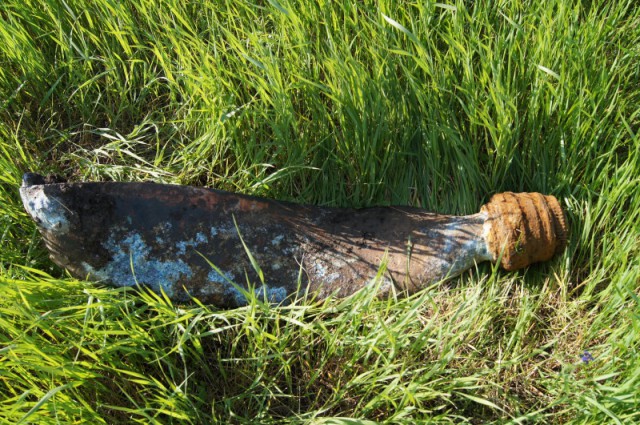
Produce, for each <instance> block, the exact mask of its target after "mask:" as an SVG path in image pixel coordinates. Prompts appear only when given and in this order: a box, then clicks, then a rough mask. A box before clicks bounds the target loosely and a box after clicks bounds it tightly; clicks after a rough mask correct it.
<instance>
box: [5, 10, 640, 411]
mask: <svg viewBox="0 0 640 425" xmlns="http://www.w3.org/2000/svg"><path fill="white" fill-rule="evenodd" d="M639 46H640V8H639V7H638V6H637V5H636V1H635V0H626V1H625V0H615V1H605V0H594V1H578V0H571V1H563V0H550V1H545V2H529V1H519V0H511V1H506V0H504V1H489V0H486V1H461V0H458V1H455V2H453V1H452V2H448V3H436V2H433V1H422V2H408V1H395V0H384V1H378V2H372V1H358V2H356V1H346V0H341V1H336V2H326V1H321V2H304V1H299V2H298V1H287V0H267V1H254V2H246V1H227V0H218V1H205V0H200V1H190V2H185V1H178V0H155V1H152V0H141V1H127V0H123V1H112V0H93V1H87V0H74V1H71V0H69V1H62V0H59V1H54V0H40V1H36V0H21V1H16V0H5V1H3V2H2V3H1V4H0V182H1V184H0V237H1V239H0V242H1V244H2V245H1V248H0V260H1V261H0V264H1V269H0V291H1V297H0V422H5V423H11V424H13V423H127V422H141V423H212V422H222V423H228V422H230V423H289V422H290V423H298V422H311V423H326V424H329V423H333V424H336V423H344V424H346V423H354V422H353V421H351V422H350V421H349V419H348V418H354V419H361V420H369V421H373V422H376V421H381V422H389V423H416V422H434V423H465V422H467V423H481V422H499V423H534V422H543V423H576V424H577V423H635V422H639V421H640V414H639V413H638V412H640V391H639V390H638V388H640V357H639V351H640V301H639V298H638V297H639V295H640V285H639V282H640V260H639V259H640V138H639V136H638V132H639V130H640V106H639V105H640V47H639ZM27 170H34V171H40V172H44V173H47V172H52V173H60V174H64V175H66V176H68V177H70V178H71V179H75V180H153V181H162V182H173V183H183V184H195V185H206V186H210V187H217V188H222V189H227V190H234V191H239V192H243V193H250V194H256V195H265V196H270V197H274V198H278V199H288V200H295V201H297V202H302V203H313V204H318V205H339V206H355V207H361V206H370V205H389V204H402V205H415V206H422V207H425V208H429V209H430V210H433V211H438V212H442V213H449V214H468V213H473V212H476V211H477V210H478V208H479V206H480V205H481V204H482V203H483V202H485V201H487V200H488V198H489V196H490V194H492V193H495V192H499V191H503V190H511V191H540V192H544V193H551V194H554V195H556V196H557V197H558V198H559V199H561V201H562V203H563V205H564V206H565V209H566V211H567V214H568V218H569V222H570V225H571V237H570V243H569V247H568V249H567V250H566V252H565V253H564V254H563V255H562V256H560V257H559V258H557V259H555V260H554V261H552V262H550V263H548V264H543V265H537V266H532V267H530V268H528V269H527V270H524V271H521V272H518V273H506V272H502V271H498V270H494V269H493V268H492V267H491V266H489V265H480V266H479V267H478V268H477V269H475V270H473V271H472V272H470V273H468V274H465V275H464V276H462V277H461V278H459V279H457V280H455V281H453V282H448V283H447V282H443V283H438V284H435V285H433V286H432V287H431V288H429V289H427V290H424V291H422V292H421V293H419V294H416V295H415V296H412V297H409V298H404V299H389V300H377V299H376V298H375V297H373V295H372V293H368V292H363V293H359V294H356V295H355V296H353V297H351V298H349V299H345V300H331V301H328V302H326V303H321V304H318V303H310V302H303V301H299V302H297V303H294V304H293V305H290V306H287V307H274V306H269V305H265V304H263V303H262V302H260V300H253V301H252V302H251V303H250V305H249V306H247V307H245V308H241V309H236V310H229V311H219V310H216V309H214V308H212V307H210V306H205V305H198V304H191V305H173V304H172V303H171V302H169V301H168V300H166V299H164V298H162V297H158V296H156V295H153V294H150V293H146V292H142V293H140V292H134V291H126V290H124V289H110V288H102V287H98V286H96V285H93V284H90V283H86V282H79V281H76V280H73V279H70V278H69V277H68V276H67V275H66V274H65V273H64V271H62V270H60V269H58V268H56V267H55V266H53V265H52V264H51V263H50V262H49V261H48V259H47V254H46V252H45V251H44V249H43V247H42V244H41V243H40V239H39V236H38V234H37V232H36V229H35V225H34V224H33V223H32V222H31V221H30V220H29V219H28V217H27V216H26V214H25V212H24V211H23V209H22V206H21V204H20V201H19V197H18V193H17V188H18V186H19V183H20V176H21V174H22V173H23V172H24V171H27ZM585 350H588V352H589V353H590V354H591V356H592V357H593V360H589V361H588V362H585V361H583V360H582V359H581V357H582V356H583V355H584V351H585Z"/></svg>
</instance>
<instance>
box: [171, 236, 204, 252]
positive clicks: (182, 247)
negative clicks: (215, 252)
mask: <svg viewBox="0 0 640 425" xmlns="http://www.w3.org/2000/svg"><path fill="white" fill-rule="evenodd" d="M207 242H209V239H208V238H207V237H206V236H205V235H204V234H203V233H201V232H198V233H197V234H196V239H195V240H193V239H189V240H188V241H180V242H178V243H177V244H176V248H178V254H179V255H185V254H186V253H187V248H195V247H196V246H198V245H201V244H204V243H207Z"/></svg>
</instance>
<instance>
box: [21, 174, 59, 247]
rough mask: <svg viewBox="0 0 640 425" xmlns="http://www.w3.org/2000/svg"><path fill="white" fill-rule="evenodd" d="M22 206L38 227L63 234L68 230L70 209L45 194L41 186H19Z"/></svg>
mask: <svg viewBox="0 0 640 425" xmlns="http://www.w3.org/2000/svg"><path fill="white" fill-rule="evenodd" d="M20 197H21V198H22V203H23V204H24V208H25V209H26V210H27V212H28V213H29V215H30V216H31V217H32V218H33V219H34V220H35V222H36V223H37V224H38V226H39V227H41V228H43V229H45V230H49V231H51V232H56V233H58V234H60V235H64V234H66V233H67V232H69V228H70V223H69V215H70V214H71V213H70V211H69V210H68V209H67V208H65V206H64V205H63V204H62V202H60V200H59V199H57V198H55V197H53V196H51V197H50V196H47V194H46V193H44V190H43V187H42V186H31V187H21V188H20Z"/></svg>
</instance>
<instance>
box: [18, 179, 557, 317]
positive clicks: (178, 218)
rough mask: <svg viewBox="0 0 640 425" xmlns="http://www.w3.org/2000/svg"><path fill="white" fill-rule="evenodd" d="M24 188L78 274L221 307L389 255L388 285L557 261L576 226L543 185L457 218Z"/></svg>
mask: <svg viewBox="0 0 640 425" xmlns="http://www.w3.org/2000/svg"><path fill="white" fill-rule="evenodd" d="M20 195H21V197H22V201H23V203H24V206H25V208H26V210H27V212H28V213H29V215H30V216H31V217H33V219H34V220H35V221H36V223H37V224H38V227H39V229H40V233H41V234H42V236H43V238H44V241H45V243H46V245H47V248H48V249H49V251H50V252H51V258H52V259H53V261H54V262H55V263H57V264H58V265H60V266H62V267H64V268H66V269H67V270H69V271H70V272H71V274H72V275H74V276H76V277H78V278H88V279H91V280H96V281H102V282H105V283H108V284H111V285H115V286H134V285H136V284H142V285H146V286H148V287H150V288H152V289H153V290H155V291H156V292H160V291H161V290H162V291H164V292H165V293H166V294H167V295H168V296H169V297H170V298H172V299H174V300H176V301H187V300H189V299H190V297H197V298H198V299H200V300H201V301H202V302H204V303H211V304H215V305H217V306H221V307H235V306H240V305H243V304H245V303H246V295H247V292H246V291H248V289H247V288H249V287H251V290H252V291H255V293H256V294H257V295H258V296H260V297H266V299H267V300H269V301H270V302H276V303H278V302H283V301H285V300H287V299H288V298H290V297H293V296H296V295H300V294H304V293H305V292H306V291H308V292H309V293H311V294H313V295H314V296H316V297H318V298H326V297H328V296H330V295H336V296H346V295H349V294H352V293H354V292H355V291H357V290H358V289H360V288H362V287H364V286H365V285H367V284H370V282H371V281H372V278H373V277H375V276H376V274H377V273H378V270H379V269H380V264H381V263H383V262H384V263H385V264H386V272H385V274H384V276H383V277H382V279H383V280H382V284H381V285H380V286H379V291H380V292H381V293H382V294H384V293H386V292H389V291H393V290H398V291H406V292H409V293H411V292H415V291H416V290H419V289H421V288H423V287H425V286H426V285H428V284H430V283H433V282H435V281H438V280H441V279H443V278H446V277H451V276H455V275H458V274H460V273H462V272H463V271H464V270H466V269H468V268H469V267H471V266H473V265H474V264H475V263H479V262H482V261H492V262H497V261H500V264H501V265H502V267H503V268H505V269H507V270H514V269H518V268H521V267H525V266H527V265H529V264H531V263H535V262H538V261H546V260H549V259H550V258H551V257H552V256H553V255H554V254H557V253H559V252H561V251H562V250H563V249H564V246H565V243H566V235H567V226H566V223H565V218H564V214H563V212H562V209H561V207H560V205H559V203H558V201H557V200H556V198H554V197H553V196H545V195H541V194H539V193H517V194H516V193H509V192H507V193H501V194H497V195H495V196H493V198H492V199H491V201H490V202H489V203H488V204H486V205H484V206H483V207H482V209H481V210H480V212H479V213H478V214H473V215H469V216H460V217H459V216H449V215H438V214H433V213H430V212H426V211H424V210H421V209H417V208H410V207H376V208H366V209H342V208H323V207H316V206H305V205H297V204H292V203H288V202H279V201H274V200H269V199H262V198H256V197H252V196H246V195H240V194H235V193H228V192H223V191H219V190H213V189H205V188H196V187H190V186H176V185H165V184H155V183H116V182H111V183H48V182H46V181H45V180H44V179H43V178H42V177H41V176H39V175H37V174H31V173H27V174H25V176H24V178H23V184H22V187H21V188H20ZM247 252H249V253H250V255H249V254H248V253H247ZM251 257H253V260H254V262H255V263H257V264H258V265H259V269H260V271H257V268H256V267H255V265H254V264H252V258H251ZM261 274H262V278H261V277H260V275H261ZM247 282H251V285H248V283H247Z"/></svg>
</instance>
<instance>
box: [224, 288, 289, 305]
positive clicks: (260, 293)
mask: <svg viewBox="0 0 640 425" xmlns="http://www.w3.org/2000/svg"><path fill="white" fill-rule="evenodd" d="M253 293H254V294H255V296H256V298H257V299H259V300H261V301H262V300H265V299H266V300H267V302H269V303H274V304H279V303H281V302H282V301H284V300H285V298H287V290H286V289H285V288H284V287H282V286H277V287H271V286H269V285H262V286H260V287H259V288H255V289H254V290H253ZM227 294H231V295H232V296H233V298H234V299H235V301H236V304H237V305H239V306H243V305H247V304H248V300H247V297H246V296H245V294H244V293H242V292H240V291H239V290H238V289H237V288H236V287H234V286H232V285H229V286H228V287H227Z"/></svg>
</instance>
